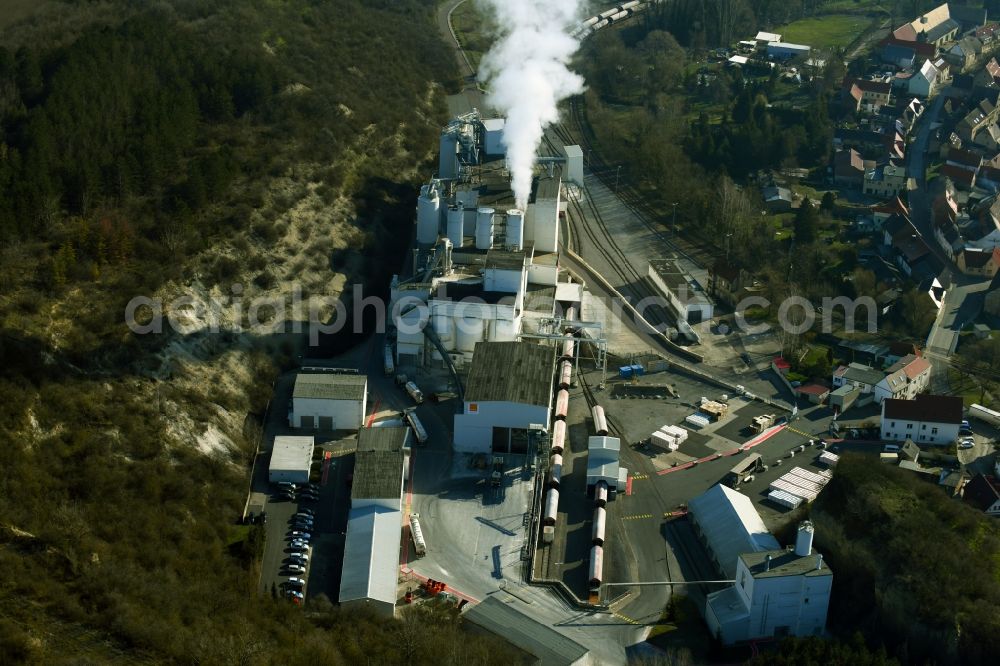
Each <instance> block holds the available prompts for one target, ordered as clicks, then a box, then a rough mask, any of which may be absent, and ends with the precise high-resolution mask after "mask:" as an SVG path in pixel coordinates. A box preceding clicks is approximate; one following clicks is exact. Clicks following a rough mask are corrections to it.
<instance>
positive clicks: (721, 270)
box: [708, 259, 758, 306]
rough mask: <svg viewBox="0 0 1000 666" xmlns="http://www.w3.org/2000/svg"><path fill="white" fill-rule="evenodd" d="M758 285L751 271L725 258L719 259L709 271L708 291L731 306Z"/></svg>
mask: <svg viewBox="0 0 1000 666" xmlns="http://www.w3.org/2000/svg"><path fill="white" fill-rule="evenodd" d="M757 287H758V285H757V283H756V282H754V280H753V276H751V275H750V273H748V272H747V271H745V270H743V269H742V268H737V267H735V266H733V265H732V264H730V263H728V262H726V261H725V260H724V259H717V260H716V262H715V263H714V264H713V265H712V268H711V269H709V271H708V293H709V294H711V295H712V297H713V298H715V299H716V300H719V301H722V302H723V303H725V304H727V305H729V306H735V305H736V304H737V303H739V302H740V301H741V300H742V299H743V298H744V297H746V296H748V295H750V294H751V293H753V292H754V291H755V288H757Z"/></svg>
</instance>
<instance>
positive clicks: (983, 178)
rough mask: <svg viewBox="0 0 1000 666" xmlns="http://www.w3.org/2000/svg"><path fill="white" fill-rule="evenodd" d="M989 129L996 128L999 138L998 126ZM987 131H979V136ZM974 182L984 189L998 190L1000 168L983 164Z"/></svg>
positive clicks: (999, 186)
mask: <svg viewBox="0 0 1000 666" xmlns="http://www.w3.org/2000/svg"><path fill="white" fill-rule="evenodd" d="M990 129H991V130H996V132H997V135H998V138H1000V127H997V126H996V125H993V126H991V127H990ZM987 133H988V132H980V133H979V136H985V135H986V134H987ZM998 145H1000V144H998ZM976 183H978V185H979V187H980V188H981V189H985V190H988V191H990V192H996V191H997V190H1000V169H998V168H997V167H994V166H984V167H983V168H982V169H980V170H979V175H978V176H977V177H976Z"/></svg>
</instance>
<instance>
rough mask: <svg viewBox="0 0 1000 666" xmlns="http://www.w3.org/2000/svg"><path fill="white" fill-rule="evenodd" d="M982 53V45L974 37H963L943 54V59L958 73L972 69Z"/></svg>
mask: <svg viewBox="0 0 1000 666" xmlns="http://www.w3.org/2000/svg"><path fill="white" fill-rule="evenodd" d="M982 53H983V43H982V42H981V41H979V40H978V39H976V38H975V37H963V38H962V39H960V40H958V41H957V42H955V43H954V44H953V45H952V46H951V48H949V49H948V51H947V52H946V53H945V59H947V61H948V62H949V63H951V64H952V66H954V67H955V69H957V70H958V71H960V72H964V71H967V70H970V69H972V66H973V65H975V64H976V60H977V59H978V58H979V56H980V55H982Z"/></svg>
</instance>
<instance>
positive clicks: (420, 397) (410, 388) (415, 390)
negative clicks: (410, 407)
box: [403, 382, 424, 405]
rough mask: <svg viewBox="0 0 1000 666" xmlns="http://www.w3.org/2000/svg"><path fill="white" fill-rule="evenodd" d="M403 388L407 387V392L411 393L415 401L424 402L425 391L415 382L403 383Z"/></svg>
mask: <svg viewBox="0 0 1000 666" xmlns="http://www.w3.org/2000/svg"><path fill="white" fill-rule="evenodd" d="M403 388H405V389H406V392H407V393H409V394H410V397H411V398H413V402H415V403H417V404H418V405H419V404H422V403H423V402H424V393H423V391H421V390H420V388H419V387H418V386H417V385H416V384H415V383H414V382H406V384H404V385H403Z"/></svg>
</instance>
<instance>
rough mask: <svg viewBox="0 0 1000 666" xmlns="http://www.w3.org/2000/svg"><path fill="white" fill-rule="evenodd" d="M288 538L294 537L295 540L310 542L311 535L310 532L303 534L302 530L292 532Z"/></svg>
mask: <svg viewBox="0 0 1000 666" xmlns="http://www.w3.org/2000/svg"><path fill="white" fill-rule="evenodd" d="M288 536H290V537H292V539H293V540H294V539H303V540H305V541H309V539H310V536H311V535H310V534H309V532H302V531H300V530H292V532H291V534H289V535H288Z"/></svg>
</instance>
